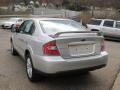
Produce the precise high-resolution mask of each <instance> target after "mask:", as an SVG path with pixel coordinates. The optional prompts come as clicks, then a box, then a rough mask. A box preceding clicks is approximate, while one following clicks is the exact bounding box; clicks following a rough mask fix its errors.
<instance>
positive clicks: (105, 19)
mask: <svg viewBox="0 0 120 90" xmlns="http://www.w3.org/2000/svg"><path fill="white" fill-rule="evenodd" d="M91 20H108V21H115V20H113V19H96V18H91Z"/></svg>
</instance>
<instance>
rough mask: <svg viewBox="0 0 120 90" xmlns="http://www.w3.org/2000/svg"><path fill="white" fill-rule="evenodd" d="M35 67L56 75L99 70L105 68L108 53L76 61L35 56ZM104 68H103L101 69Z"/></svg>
mask: <svg viewBox="0 0 120 90" xmlns="http://www.w3.org/2000/svg"><path fill="white" fill-rule="evenodd" d="M32 58H33V65H34V68H35V69H37V70H38V71H40V72H43V73H46V74H56V73H60V72H67V71H74V70H84V69H88V70H89V69H90V68H93V67H94V68H93V69H98V68H97V67H99V66H105V65H106V64H107V60H108V53H107V52H102V53H101V55H98V56H91V57H84V58H74V59H63V58H61V57H58V56H56V57H50V56H46V57H45V56H44V57H40V56H34V57H32ZM99 68H102V67H99Z"/></svg>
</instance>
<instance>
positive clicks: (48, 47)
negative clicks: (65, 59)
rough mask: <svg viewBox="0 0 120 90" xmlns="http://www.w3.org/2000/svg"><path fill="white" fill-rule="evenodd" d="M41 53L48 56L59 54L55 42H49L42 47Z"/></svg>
mask: <svg viewBox="0 0 120 90" xmlns="http://www.w3.org/2000/svg"><path fill="white" fill-rule="evenodd" d="M42 49H43V53H44V54H45V55H50V56H59V55H60V53H59V51H58V48H57V46H56V41H51V42H48V43H46V44H45V45H43V48H42Z"/></svg>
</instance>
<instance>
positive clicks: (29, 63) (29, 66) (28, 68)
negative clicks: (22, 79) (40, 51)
mask: <svg viewBox="0 0 120 90" xmlns="http://www.w3.org/2000/svg"><path fill="white" fill-rule="evenodd" d="M26 72H27V77H28V79H29V80H30V81H32V82H36V81H37V79H38V74H37V73H36V72H35V69H34V67H33V63H32V59H31V56H30V54H29V53H28V54H27V55H26Z"/></svg>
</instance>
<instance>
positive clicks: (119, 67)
mask: <svg viewBox="0 0 120 90" xmlns="http://www.w3.org/2000/svg"><path fill="white" fill-rule="evenodd" d="M10 36H11V32H10V31H9V30H3V29H0V90H111V89H113V90H119V89H120V73H119V72H120V42H116V41H105V43H106V48H107V51H108V52H109V60H108V65H107V66H106V67H105V68H102V69H99V70H96V71H91V72H90V73H88V74H79V75H70V76H58V77H48V78H45V79H44V80H43V81H38V82H37V83H31V82H30V81H29V80H28V79H27V75H26V71H25V63H24V62H23V60H22V58H21V57H19V56H12V55H11V53H10Z"/></svg>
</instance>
